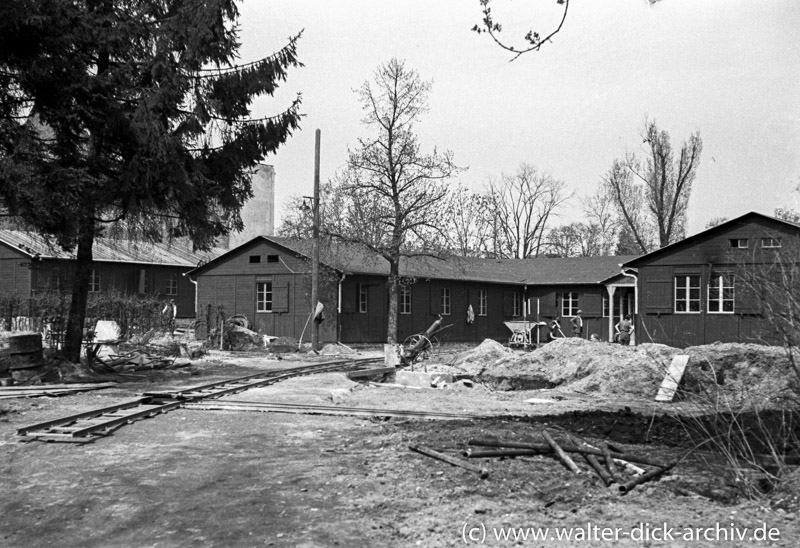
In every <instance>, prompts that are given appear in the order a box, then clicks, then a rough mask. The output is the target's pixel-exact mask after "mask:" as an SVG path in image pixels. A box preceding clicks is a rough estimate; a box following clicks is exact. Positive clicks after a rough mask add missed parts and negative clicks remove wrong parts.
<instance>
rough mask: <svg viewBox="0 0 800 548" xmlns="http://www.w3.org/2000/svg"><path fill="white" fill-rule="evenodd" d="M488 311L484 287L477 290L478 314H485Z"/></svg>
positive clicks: (487, 297)
mask: <svg viewBox="0 0 800 548" xmlns="http://www.w3.org/2000/svg"><path fill="white" fill-rule="evenodd" d="M488 311H489V295H488V294H487V293H486V290H485V289H481V290H480V291H479V292H478V316H486V314H487V313H488Z"/></svg>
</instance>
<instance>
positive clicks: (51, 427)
mask: <svg viewBox="0 0 800 548" xmlns="http://www.w3.org/2000/svg"><path fill="white" fill-rule="evenodd" d="M380 360H381V358H359V359H350V360H336V361H331V362H323V363H317V364H312V365H307V366H301V367H292V368H286V369H273V370H271V371H264V372H262V373H255V374H253V375H246V376H244V377H237V378H234V379H227V380H224V381H219V382H214V383H209V384H203V385H199V386H193V387H189V388H183V389H181V390H177V391H171V392H170V391H167V392H146V393H144V394H143V395H142V396H143V397H141V398H137V399H135V400H129V401H126V402H122V403H119V404H116V405H111V406H108V407H101V408H98V409H92V410H91V411H84V412H83V413H77V414H74V415H69V416H66V417H61V418H58V419H53V420H49V421H45V422H41V423H38V424H33V425H31V426H25V427H23V428H19V429H17V435H18V436H20V437H22V440H23V441H31V440H40V441H61V442H73V443H75V442H77V443H88V442H92V441H94V440H95V439H97V438H98V437H101V436H107V435H108V434H110V433H111V432H113V431H114V430H116V429H117V428H119V427H121V426H123V425H125V424H130V423H132V422H134V421H136V420H139V419H145V418H150V417H154V416H156V415H160V414H162V413H166V412H168V411H172V410H173V409H178V408H180V407H183V406H184V405H185V404H186V403H188V402H196V401H200V400H204V399H207V398H209V399H210V398H219V397H221V396H226V395H229V394H235V393H237V392H242V391H244V390H248V389H250V388H255V387H257V386H267V385H270V384H275V383H277V382H280V381H283V380H286V379H290V378H293V377H299V376H303V375H313V374H315V373H326V372H333V371H349V370H354V369H358V368H360V367H363V366H364V365H368V364H371V363H375V362H377V361H380Z"/></svg>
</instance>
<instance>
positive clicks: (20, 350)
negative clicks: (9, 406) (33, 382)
mask: <svg viewBox="0 0 800 548" xmlns="http://www.w3.org/2000/svg"><path fill="white" fill-rule="evenodd" d="M8 365H9V367H8V368H9V370H10V371H11V376H12V377H13V378H14V380H17V381H24V380H28V379H29V378H30V377H33V376H36V375H37V374H38V373H39V369H41V368H42V367H43V366H44V355H43V354H42V334H41V333H33V332H24V333H17V334H15V335H10V336H9V337H8Z"/></svg>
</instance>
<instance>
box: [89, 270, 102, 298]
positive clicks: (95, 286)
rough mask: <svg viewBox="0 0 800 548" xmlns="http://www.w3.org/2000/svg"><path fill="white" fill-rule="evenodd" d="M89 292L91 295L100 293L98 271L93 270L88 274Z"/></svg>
mask: <svg viewBox="0 0 800 548" xmlns="http://www.w3.org/2000/svg"><path fill="white" fill-rule="evenodd" d="M89 291H90V292H92V293H97V292H98V291H100V269H99V268H93V269H92V272H91V273H90V274H89Z"/></svg>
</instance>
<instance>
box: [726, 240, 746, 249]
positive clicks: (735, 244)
mask: <svg viewBox="0 0 800 548" xmlns="http://www.w3.org/2000/svg"><path fill="white" fill-rule="evenodd" d="M730 242H731V247H732V248H734V249H747V246H748V241H747V238H731V239H730Z"/></svg>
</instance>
